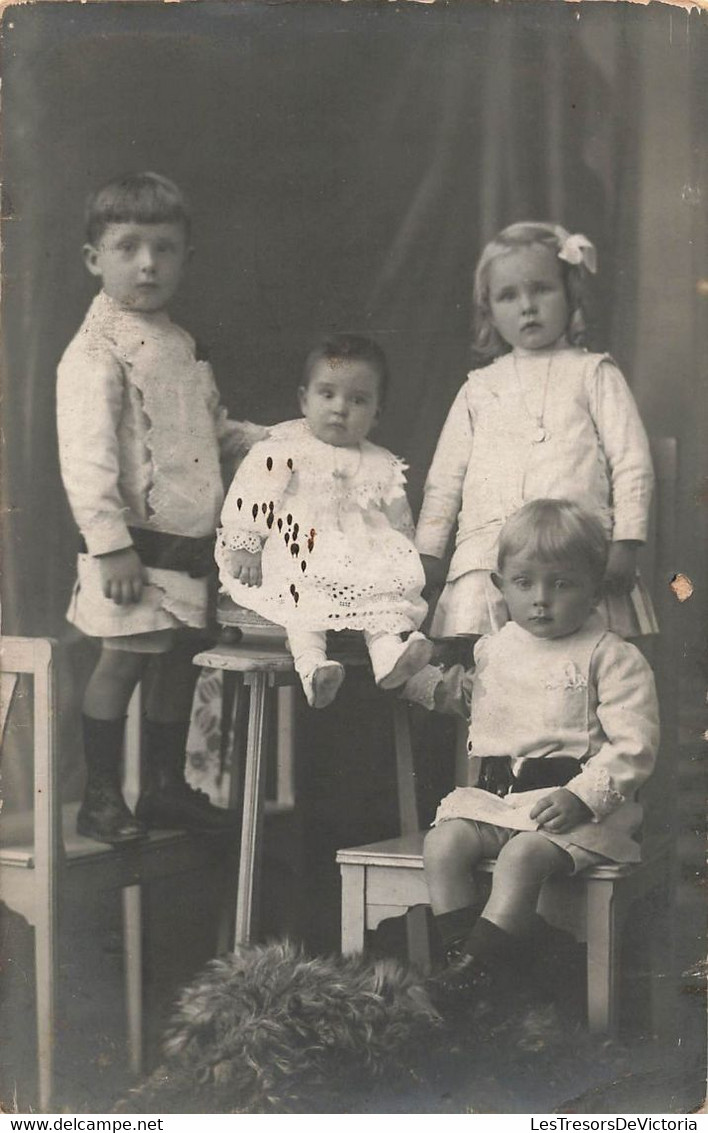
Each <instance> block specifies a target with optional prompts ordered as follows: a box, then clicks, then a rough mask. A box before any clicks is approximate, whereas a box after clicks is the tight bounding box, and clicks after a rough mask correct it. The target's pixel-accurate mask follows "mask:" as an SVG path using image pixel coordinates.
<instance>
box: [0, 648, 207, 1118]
mask: <svg viewBox="0 0 708 1133" xmlns="http://www.w3.org/2000/svg"><path fill="white" fill-rule="evenodd" d="M58 654H59V650H58V647H57V646H56V643H55V642H52V641H50V640H48V639H46V638H21V637H3V638H2V639H0V680H1V682H2V683H1V688H2V697H1V704H2V712H1V713H0V735H2V734H3V732H5V731H7V730H8V729H9V728H11V727H12V709H13V700H15V701H16V700H17V699H18V694H21V695H22V696H25V695H31V696H32V702H33V705H32V715H31V719H32V728H33V736H32V747H33V753H34V807H33V811H32V812H23V813H15V814H9V815H6V816H3V818H2V833H1V834H0V897H1V898H2V901H3V902H4V903H5V904H6V905H7V906H8V907H9V908H11V909H13V910H15V911H16V912H18V913H19V914H20V915H21V916H23V917H24V918H25V919H26V920H27V921H28V922H29V923H30V924H31V925H32V926H33V927H34V947H35V973H36V1003H37V1055H38V1098H39V1107H40V1109H42V1110H45V1111H46V1110H48V1109H49V1107H50V1105H51V1101H52V1089H53V1078H54V1023H55V1003H56V993H57V939H58V904H59V902H60V901H61V905H62V906H64V905H67V906H68V905H69V904H70V902H71V901H72V900H81V899H85V897H86V895H87V894H88V893H90V892H91V891H95V890H96V889H114V888H120V889H121V890H122V901H123V942H124V955H125V1002H126V1013H127V1033H128V1046H129V1054H130V1064H131V1068H132V1070H133V1071H134V1072H135V1073H136V1074H138V1073H140V1071H141V1067H142V1058H143V1049H142V932H141V887H142V886H144V885H146V884H148V883H149V882H151V881H156V880H157V879H159V878H164V877H169V876H171V875H174V874H181V873H185V872H187V871H191V870H195V869H200V868H207V867H209V865H210V864H211V865H213V861H214V855H215V853H221V854H222V855H223V846H222V844H221V842H219V846H218V847H216V846H215V845H214V843H213V842H210V840H209V839H202V838H195V837H190V836H188V835H186V834H184V833H183V832H181V831H169V830H166V831H156V832H153V833H151V834H150V835H149V837H148V838H147V839H146V840H145V841H141V842H137V843H133V844H129V845H126V846H123V847H111V846H106V845H103V844H102V843H100V842H94V841H92V840H91V839H89V838H83V837H80V836H79V835H78V834H76V833H75V830H76V811H77V809H78V803H74V804H69V805H66V806H64V807H62V806H60V804H59V801H58V800H59V792H58V782H57V780H58V774H57V771H58V763H59V759H58V749H57V722H56V721H57V715H56V713H57V704H56V664H57V656H58ZM29 678H31V683H30V681H29ZM139 720H140V713H139V701H138V698H134V701H133V703H132V705H131V712H130V714H129V726H128V730H127V740H126V763H127V764H129V765H130V768H131V777H132V778H133V780H136V779H137V767H138V762H139V731H140V729H139ZM23 724H24V721H23ZM8 734H9V733H8ZM62 828H63V835H62Z"/></svg>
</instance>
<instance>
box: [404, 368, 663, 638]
mask: <svg viewBox="0 0 708 1133" xmlns="http://www.w3.org/2000/svg"><path fill="white" fill-rule="evenodd" d="M539 418H542V421H543V428H542V430H540V429H539V424H538V419H539ZM541 433H543V437H542V439H540V436H541ZM653 482H654V474H653V469H652V464H651V456H650V453H649V444H648V441H647V437H646V433H645V431H644V426H643V425H642V422H641V418H640V416H639V413H638V411H637V407H636V405H635V402H634V399H633V397H632V394H631V392H630V390H629V388H628V386H627V383H626V381H625V380H624V378H623V376H622V374H621V373H620V371H619V370H618V368H617V366H616V365H615V364H614V362H613V361H612V359H611V358H610V357H609V356H608V355H606V354H591V353H588V352H587V351H585V350H581V349H578V348H575V347H563V348H560V349H555V350H552V351H534V352H519V351H517V352H516V353H515V354H512V353H510V354H505V355H504V356H503V357H501V358H498V359H496V361H494V362H492V363H491V365H489V366H486V367H485V368H484V369H481V370H473V371H472V372H471V373H470V374H469V375H468V378H467V381H466V382H465V384H464V386H463V387H462V389H461V390H460V391H459V393H458V395H457V397H456V398H455V401H454V403H453V405H452V408H451V409H450V412H449V414H448V417H447V420H446V422H445V425H444V427H443V430H442V433H441V434H440V439H439V441H438V445H437V449H436V451H435V456H434V458H433V461H432V464H431V466H430V471H429V473H428V477H427V480H426V485H425V498H424V501H423V506H422V508H421V512H420V517H419V520H418V527H417V530H416V538H415V542H416V547H417V548H418V550H419V552H420V553H421V554H423V555H432V556H435V557H437V558H442V557H443V556H444V555H445V552H446V549H447V544H448V541H449V537H450V534H451V533H452V531H453V529H454V528H455V524H457V532H456V540H455V549H454V552H453V555H452V561H451V563H450V569H449V572H448V577H447V584H446V586H445V589H444V591H443V594H442V596H441V598H440V601H439V603H438V606H437V609H436V612H435V616H434V619H433V624H432V626H431V631H430V632H431V634H432V636H440V637H453V636H456V635H458V634H461V635H464V634H479V633H489V632H491V631H496V630H498V629H499V628H501V626H502V625H503V624H504V623H505V622H506V621H507V619H508V613H507V610H506V606H505V604H504V601H503V599H502V597H501V595H500V594H499V592H498V591H497V590H496V588H495V587H494V585H493V583H492V581H491V571H493V570H495V569H496V565H497V545H498V540H499V533H500V531H501V529H502V527H503V525H504V522H505V520H507V519H508V518H509V517H510V516H511V515H513V514H514V512H516V511H518V510H519V508H520V507H522V506H523V504H525V503H527V502H528V501H529V500H534V499H540V498H542V497H552V498H556V499H559V498H562V499H570V500H574V501H575V502H576V503H578V504H580V505H581V506H582V507H584V508H585V509H586V510H587V511H589V512H591V513H592V514H594V515H596V516H597V517H598V518H599V519H600V520H601V522H602V524H603V526H604V528H605V531H606V533H607V536H608V539H610V540H617V541H619V540H637V541H639V542H644V541H645V540H646V536H647V525H648V516H649V505H650V502H651V495H652V488H653ZM600 611H601V613H602V614H603V616H604V618H605V622H606V624H608V625H609V627H610V628H611V629H613V630H614V631H615V632H617V633H619V634H620V635H621V636H623V637H631V636H635V635H637V634H640V633H655V632H656V631H657V626H656V619H655V617H654V613H653V609H652V606H651V600H650V599H649V596H648V594H647V593H646V591H645V590H644V588H643V587H642V586H641V584H638V585H637V586H635V588H634V591H633V592H632V595H630V596H629V598H624V597H616V598H609V599H606V600H605V601H604V602H603V603H602V606H601V607H600Z"/></svg>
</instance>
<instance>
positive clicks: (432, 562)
mask: <svg viewBox="0 0 708 1133" xmlns="http://www.w3.org/2000/svg"><path fill="white" fill-rule="evenodd" d="M420 561H421V563H422V564H423V570H424V571H425V588H426V590H427V589H429V588H430V587H442V586H444V585H445V567H444V565H443V561H442V559H436V558H435V556H434V555H421V556H420Z"/></svg>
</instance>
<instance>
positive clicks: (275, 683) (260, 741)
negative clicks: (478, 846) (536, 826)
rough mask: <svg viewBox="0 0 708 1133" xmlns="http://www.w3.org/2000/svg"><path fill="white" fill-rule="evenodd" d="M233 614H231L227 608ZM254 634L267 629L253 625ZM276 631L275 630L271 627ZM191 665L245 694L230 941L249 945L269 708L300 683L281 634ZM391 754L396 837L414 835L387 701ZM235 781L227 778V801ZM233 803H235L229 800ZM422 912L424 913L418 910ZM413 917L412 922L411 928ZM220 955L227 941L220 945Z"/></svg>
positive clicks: (346, 660) (407, 772)
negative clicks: (233, 681) (229, 679)
mask: <svg viewBox="0 0 708 1133" xmlns="http://www.w3.org/2000/svg"><path fill="white" fill-rule="evenodd" d="M232 609H233V608H232ZM219 620H220V621H221V623H222V625H230V626H239V625H243V624H244V623H243V620H240V621H239V620H237V618H236V617H234V616H233V615H232V614H231V615H230V614H229V613H228V610H227V612H226V613H224V611H223V610H220V611H219ZM255 624H257V625H258V627H259V628H262V627H263V626H265V627H267V626H268V625H269V623H267V622H263V620H262V619H258V621H257V622H256V623H255ZM271 629H273V630H276V631H277V629H278V627H271ZM332 656H333V657H336V659H337V660H339V661H341V662H342V663H343V664H344V665H362V664H367V663H368V659H367V658H366V655H365V654H364V653H363V652H359V651H351V650H347V649H346V647H345V649H344V650H343V651H342V652H339V651H337V650H333V651H332ZM194 664H195V665H201V666H204V667H206V668H210V669H220V670H222V672H223V673H224V675H226V674H234V675H240V676H241V677H242V679H243V682H244V684H245V685H246V686H248V688H249V690H250V706H249V714H248V736H247V740H246V753H245V775H244V781H243V799H242V814H243V818H242V824H241V852H240V857H239V868H238V890H237V894H236V914H235V923H234V933H233V939H234V942H235V943H236V944H248V943H249V941H250V940H251V937H252V934H253V931H254V925H255V920H256V915H255V913H256V900H257V886H258V878H259V872H260V863H261V851H262V842H263V816H264V813H265V810H266V806H265V778H266V775H265V772H266V761H265V751H266V743H267V725H268V719H269V716H270V710H271V706H272V704H271V702H272V698H273V697H274V695H275V694H276V693H277V691H278V689H282V688H283V687H284V686H285V687H287V686H288V685H296V684H298V683H299V679H298V677H297V674H296V673H295V669H294V665H293V658H292V654H291V653H290V651H289V650H288V649H287V648H286V646H285V644H284V638H283V632H282V630H281V631H280V634H277V632H276V633H271V634H270V635H269V634H267V633H265V634H263V635H262V636H261V637H260V639H259V640H258V641H256V642H255V643H254V641H250V642H245V641H244V642H238V643H236V644H221V645H216V646H214V647H213V648H211V649H206V650H204V651H203V652H202V653H198V654H197V655H196V656H195V658H194ZM391 706H392V714H393V726H394V744H395V751H396V778H397V784H398V813H399V822H400V827H401V833H407V832H412V831H414V830H417V829H418V806H417V800H416V793H415V779H414V776H413V774H412V770H411V769H412V767H413V752H412V747H411V738H410V728H409V724H408V710H407V706H406V704H405V703H404V702H403V701H401V700H398V699H396V698H394V697H391ZM238 741H239V737H238V729H237V728H235V729H232V730H231V740H230V742H231V746H232V752H231V756H232V767H235V766H236V763H237V761H236V759H235V758H234V757H235V755H236V752H235V750H234V749H235V748H236V746H237V745H238ZM233 786H234V777H232V795H233V793H234V791H233ZM233 801H235V800H233ZM423 912H424V910H423ZM415 917H416V914H414V915H413V918H412V922H413V923H415ZM420 939H421V932H420V928H419V927H418V931H415V928H413V929H412V930H411V932H410V934H409V945H410V947H411V948H412V949H413V951H414V952H415V951H416V941H419V940H420ZM223 943H224V944H225V950H227V949H228V947H229V946H230V943H231V942H230V941H225V942H223Z"/></svg>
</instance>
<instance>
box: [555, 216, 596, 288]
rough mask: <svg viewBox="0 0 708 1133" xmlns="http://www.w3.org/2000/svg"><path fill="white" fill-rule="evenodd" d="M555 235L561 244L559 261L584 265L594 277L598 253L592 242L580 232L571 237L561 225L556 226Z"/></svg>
mask: <svg viewBox="0 0 708 1133" xmlns="http://www.w3.org/2000/svg"><path fill="white" fill-rule="evenodd" d="M555 233H556V237H557V239H558V243H559V244H560V248H559V249H558V259H559V260H565V262H566V263H568V264H584V265H585V267H586V268H587V269H588V271H589V272H591V273H592V275H594V274H595V272H596V271H597V252H596V251H595V245H594V244H593V243H592V241H591V240H588V238H587V236H583V235H582V234H581V233H580V232H575V233H574V234H573V235H572V236H571V234H570V233H569V232H567V231H566V229H565V228H561V226H560V224H558V225H556V228H555Z"/></svg>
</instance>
